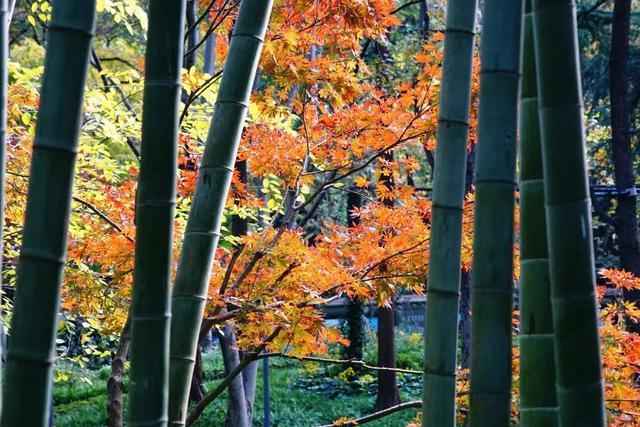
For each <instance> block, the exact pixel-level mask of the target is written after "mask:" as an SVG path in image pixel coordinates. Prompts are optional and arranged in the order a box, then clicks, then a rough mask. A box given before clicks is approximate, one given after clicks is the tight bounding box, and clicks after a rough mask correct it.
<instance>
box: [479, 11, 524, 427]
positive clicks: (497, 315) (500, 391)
mask: <svg viewBox="0 0 640 427" xmlns="http://www.w3.org/2000/svg"><path fill="white" fill-rule="evenodd" d="M522 6H523V1H522V0H486V1H485V3H484V15H483V25H482V40H481V46H480V54H481V64H482V66H481V70H480V107H479V112H478V163H477V167H476V204H475V217H474V219H475V223H474V225H475V228H474V239H473V242H474V245H473V284H472V288H471V310H472V313H473V321H472V324H471V348H472V351H471V395H470V425H471V426H472V427H484V426H486V427H506V426H508V425H509V422H510V418H511V357H512V354H511V347H512V344H511V342H512V309H513V244H514V236H513V230H514V227H513V224H514V217H513V213H514V191H515V187H516V176H515V172H516V151H517V148H516V135H517V124H518V101H519V96H518V92H519V87H520V44H521V37H522V36H521V34H522V19H523V13H522V9H523V8H522Z"/></svg>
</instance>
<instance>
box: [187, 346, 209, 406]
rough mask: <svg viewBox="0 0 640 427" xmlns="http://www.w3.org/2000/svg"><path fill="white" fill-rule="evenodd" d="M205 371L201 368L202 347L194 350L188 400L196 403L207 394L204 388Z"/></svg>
mask: <svg viewBox="0 0 640 427" xmlns="http://www.w3.org/2000/svg"><path fill="white" fill-rule="evenodd" d="M204 380H205V372H204V369H202V349H201V348H198V350H197V351H196V363H195V365H194V366H193V377H192V378H191V390H190V391H189V401H191V402H194V403H198V402H200V401H201V400H202V399H203V398H204V396H205V395H206V394H207V391H206V390H205V388H204Z"/></svg>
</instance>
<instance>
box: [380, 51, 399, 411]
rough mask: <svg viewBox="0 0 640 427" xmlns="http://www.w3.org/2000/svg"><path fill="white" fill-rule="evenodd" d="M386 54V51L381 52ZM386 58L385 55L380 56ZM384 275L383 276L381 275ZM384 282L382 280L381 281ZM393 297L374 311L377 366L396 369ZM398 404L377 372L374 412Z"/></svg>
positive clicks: (389, 181) (388, 156) (388, 380)
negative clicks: (376, 320) (387, 303)
mask: <svg viewBox="0 0 640 427" xmlns="http://www.w3.org/2000/svg"><path fill="white" fill-rule="evenodd" d="M383 52H386V49H384V50H383ZM381 56H382V57H383V58H386V55H385V54H383V55H381ZM383 160H384V161H385V163H387V167H388V168H389V170H388V171H386V173H383V174H382V175H381V176H380V182H381V184H382V185H384V186H385V187H386V188H387V189H388V190H391V189H393V186H394V183H393V170H392V169H391V163H392V162H393V152H392V151H391V152H388V153H385V154H384V156H383ZM383 204H384V205H385V206H389V207H392V206H393V204H394V203H393V199H388V198H387V199H384V200H383ZM385 270H386V266H385V265H384V264H383V265H382V266H381V271H385ZM383 275H384V274H383ZM383 280H384V279H383ZM393 298H394V297H393V296H392V297H391V300H390V301H389V304H390V305H389V307H378V309H377V310H376V317H377V318H378V333H377V340H378V366H385V367H388V368H395V367H396V337H395V326H396V321H395V320H396V319H395V303H394V301H393ZM399 403H400V392H399V390H398V383H397V380H396V373H395V372H392V371H378V393H377V396H376V403H375V406H374V410H375V411H380V410H382V409H387V408H389V407H391V406H395V405H397V404H399Z"/></svg>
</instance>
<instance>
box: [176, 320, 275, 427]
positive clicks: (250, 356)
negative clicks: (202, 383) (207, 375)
mask: <svg viewBox="0 0 640 427" xmlns="http://www.w3.org/2000/svg"><path fill="white" fill-rule="evenodd" d="M280 331H282V327H278V328H276V330H275V331H273V333H272V334H271V335H269V336H268V337H267V338H266V339H265V340H264V341H263V342H262V344H260V345H259V346H258V347H257V348H256V349H255V350H254V351H252V352H247V353H245V357H244V358H243V359H242V361H241V362H240V363H239V364H238V366H236V367H235V368H234V369H233V370H232V371H231V372H229V374H228V375H227V376H226V377H225V378H224V379H223V380H222V382H221V383H220V384H218V386H217V387H216V388H214V389H213V390H211V392H209V393H207V395H206V396H205V397H204V398H203V399H202V400H201V401H200V402H198V404H197V405H196V407H195V408H193V411H192V412H191V413H190V414H189V416H188V417H187V423H186V426H187V427H188V426H190V425H192V424H193V423H194V422H195V421H196V420H197V419H198V418H199V417H200V415H202V412H203V411H204V410H205V409H206V407H207V406H209V404H210V403H211V402H213V401H214V400H216V398H217V397H218V396H220V394H222V392H223V391H224V390H225V389H226V388H227V387H228V386H229V384H231V381H233V379H234V378H235V377H237V376H238V375H239V374H240V373H241V372H242V371H243V370H244V368H246V367H247V365H249V364H250V363H251V362H254V361H255V360H257V359H258V358H259V357H260V353H261V352H262V351H263V350H264V349H265V348H266V347H267V345H268V344H269V343H270V342H271V341H273V340H274V339H275V338H276V337H277V336H278V334H279V333H280Z"/></svg>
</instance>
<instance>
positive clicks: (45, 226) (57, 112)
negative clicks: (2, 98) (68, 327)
mask: <svg viewBox="0 0 640 427" xmlns="http://www.w3.org/2000/svg"><path fill="white" fill-rule="evenodd" d="M94 26H95V0H76V1H57V2H55V5H54V6H53V19H52V21H51V24H50V25H49V35H48V37H49V38H48V42H47V53H46V58H45V66H44V70H45V71H44V78H43V83H42V93H41V97H40V109H39V114H38V121H37V125H36V135H35V141H34V144H33V157H32V163H31V173H30V177H29V193H28V196H27V209H26V217H25V225H24V232H23V233H24V234H23V239H22V248H21V250H20V261H19V265H18V272H17V282H16V294H15V298H14V312H13V319H12V322H11V338H10V342H9V351H8V354H7V366H6V387H5V389H4V395H3V413H2V419H1V422H0V424H1V425H2V426H3V427H15V426H21V427H31V426H34V427H36V426H44V425H46V423H47V422H48V418H49V396H50V392H51V379H52V378H51V377H52V372H53V369H52V365H53V360H54V357H55V338H56V328H57V316H58V307H59V295H60V285H61V283H62V276H63V270H64V262H65V254H66V246H67V228H68V224H69V213H70V207H71V191H72V185H73V174H74V167H75V158H76V152H77V144H78V135H79V132H80V120H81V115H82V99H83V92H84V84H85V80H86V75H87V66H88V64H89V50H90V44H91V38H92V36H93V31H94Z"/></svg>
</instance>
